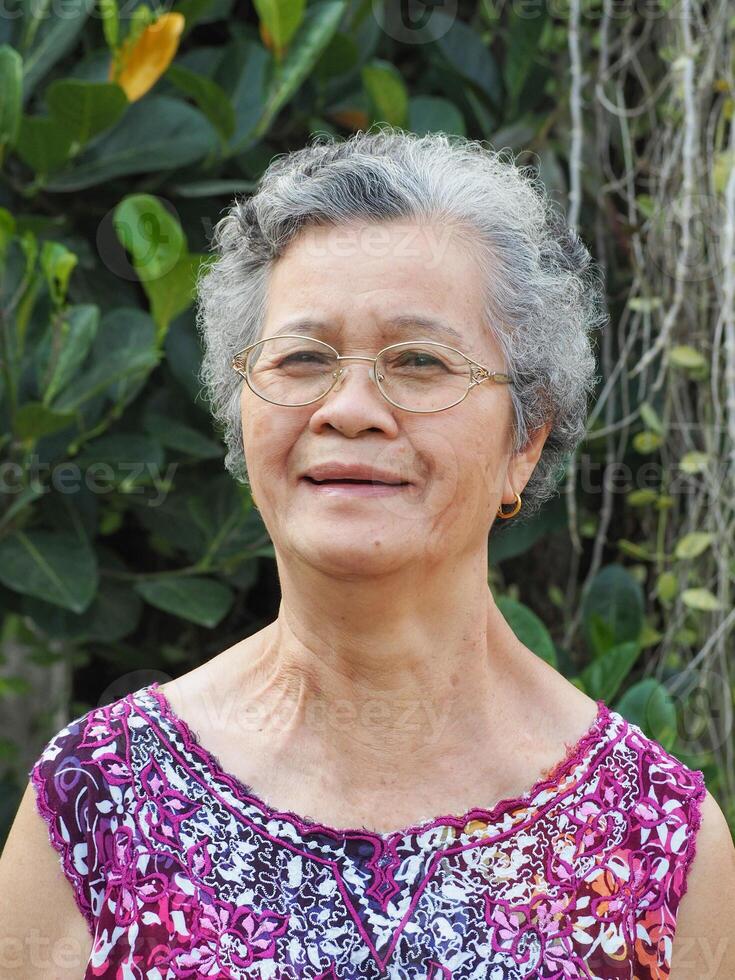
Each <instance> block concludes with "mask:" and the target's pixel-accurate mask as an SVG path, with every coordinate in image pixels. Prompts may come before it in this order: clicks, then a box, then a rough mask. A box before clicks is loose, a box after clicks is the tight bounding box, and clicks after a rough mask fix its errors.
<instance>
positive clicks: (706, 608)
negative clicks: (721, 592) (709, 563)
mask: <svg viewBox="0 0 735 980" xmlns="http://www.w3.org/2000/svg"><path fill="white" fill-rule="evenodd" d="M681 600H682V602H683V603H684V605H685V606H688V607H689V608H690V609H699V610H701V611H702V612H715V611H716V610H718V609H722V608H723V606H722V603H721V602H720V600H719V599H718V598H717V597H716V596H715V595H713V594H712V593H711V592H710V590H709V589H684V591H683V592H682V594H681Z"/></svg>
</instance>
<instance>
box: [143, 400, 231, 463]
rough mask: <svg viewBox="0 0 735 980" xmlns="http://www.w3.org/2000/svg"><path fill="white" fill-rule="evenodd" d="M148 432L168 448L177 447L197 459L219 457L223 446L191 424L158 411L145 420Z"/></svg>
mask: <svg viewBox="0 0 735 980" xmlns="http://www.w3.org/2000/svg"><path fill="white" fill-rule="evenodd" d="M143 424H144V426H145V429H146V432H150V434H151V435H153V436H155V437H156V439H157V440H158V442H160V444H161V445H162V446H165V447H166V448H167V449H175V450H176V451H177V452H180V453H185V454H186V455H187V456H195V457H196V458H197V459H217V458H219V457H220V456H222V447H221V446H220V445H218V444H217V443H216V442H214V441H213V440H212V439H208V438H207V437H206V436H205V435H202V433H201V432H199V431H198V430H197V429H193V428H192V427H191V426H190V425H184V423H183V422H178V421H176V419H172V418H169V417H168V416H166V415H161V414H159V413H157V412H149V413H148V414H147V415H146V417H145V421H144V423H143Z"/></svg>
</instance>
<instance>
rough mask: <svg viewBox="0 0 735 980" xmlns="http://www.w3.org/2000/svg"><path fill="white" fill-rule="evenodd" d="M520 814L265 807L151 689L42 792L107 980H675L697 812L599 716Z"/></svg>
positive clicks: (47, 772) (90, 730)
mask: <svg viewBox="0 0 735 980" xmlns="http://www.w3.org/2000/svg"><path fill="white" fill-rule="evenodd" d="M597 705H598V713H597V717H596V719H595V722H594V724H593V725H592V726H591V728H590V729H589V730H588V731H587V732H586V733H585V735H584V736H582V738H581V739H580V740H579V741H578V742H577V743H576V745H574V746H571V747H569V751H568V754H567V756H566V758H565V759H563V760H562V761H561V762H560V763H559V765H558V766H556V767H555V769H554V770H553V772H551V773H550V774H547V775H545V776H544V777H543V778H542V779H540V780H539V781H538V782H537V783H536V784H535V785H534V786H533V787H532V788H531V789H530V790H529V791H528V792H527V793H525V794H523V795H522V796H520V797H517V798H515V799H506V800H500V801H499V802H498V803H496V804H495V805H494V806H492V808H490V809H487V808H482V807H477V808H475V809H473V810H470V811H468V812H467V813H465V814H462V815H446V816H442V817H439V818H432V819H427V820H425V821H423V822H421V823H418V824H416V825H414V826H413V827H409V828H405V829H404V830H401V831H396V832H394V833H391V834H375V833H372V832H370V831H369V830H366V829H364V828H363V829H358V828H349V829H337V828H334V827H329V826H326V825H324V824H320V823H318V822H316V821H314V820H312V819H310V818H307V817H304V816H300V815H298V814H295V813H292V812H290V811H281V810H277V809H275V808H273V807H271V806H270V805H269V804H267V803H266V802H265V801H264V800H263V799H261V798H260V797H259V796H258V795H257V794H255V793H254V791H253V790H252V789H251V788H250V787H248V786H247V785H245V784H244V783H242V782H240V781H239V780H237V779H236V778H235V777H234V776H233V775H232V774H230V773H227V772H226V771H224V770H223V768H222V766H221V764H220V763H219V760H218V759H217V758H216V757H215V756H214V755H212V754H211V753H209V752H208V751H207V750H206V749H205V748H204V746H202V744H201V743H200V741H199V739H198V736H197V735H196V734H195V733H194V732H193V731H192V730H191V729H190V728H189V727H188V725H187V724H186V723H185V722H184V721H183V720H182V719H181V718H179V717H177V715H176V714H175V713H174V711H173V710H172V708H171V706H170V704H169V702H168V701H167V699H166V697H165V695H164V694H163V691H162V690H161V689H160V687H159V685H158V684H157V683H156V682H154V683H153V684H151V685H149V686H148V687H144V688H141V689H140V690H138V691H136V692H134V693H132V694H129V695H127V696H126V697H124V698H120V699H119V700H118V701H115V702H113V703H112V704H110V705H106V706H105V707H102V708H97V709H94V710H92V711H90V712H88V713H87V714H85V715H83V716H81V717H80V718H77V719H75V720H74V721H71V722H70V723H69V724H68V725H67V726H65V727H64V728H63V729H62V730H61V731H60V732H58V733H57V734H56V735H55V736H54V737H53V738H52V739H51V740H50V741H49V742H48V744H47V745H46V747H45V748H44V749H43V752H42V754H41V756H40V757H39V759H38V760H37V761H36V763H35V764H34V766H33V768H32V769H31V771H30V773H29V775H30V776H31V779H32V782H33V785H34V787H35V790H36V800H37V805H38V810H39V813H40V814H41V815H42V817H43V818H44V820H45V821H46V823H47V826H48V832H49V840H50V842H51V845H52V846H53V847H54V848H55V850H56V852H57V853H58V855H59V859H60V863H61V867H62V870H63V872H64V874H65V876H66V877H67V879H68V880H69V882H70V884H71V887H72V889H73V893H74V897H75V900H76V903H77V906H78V907H79V910H80V912H81V914H82V915H83V916H84V918H85V920H86V922H87V926H88V929H89V933H90V955H89V961H88V964H87V968H86V972H85V975H84V976H85V980H86V978H93V977H94V978H105V980H176V978H192V980H209V978H215V977H216V978H227V980H245V978H261V980H383V978H385V980H523V978H534V980H561V978H565V980H566V978H580V980H581V978H584V980H595V978H597V980H623V978H625V980H666V978H668V977H669V973H670V967H671V951H672V942H673V938H674V935H675V930H676V918H677V910H678V906H679V903H680V901H681V899H682V897H683V895H684V894H685V892H686V887H687V875H688V871H689V868H690V866H691V863H692V860H693V858H694V854H695V846H696V835H697V831H698V829H699V826H700V820H701V810H700V808H701V804H702V801H703V799H704V795H705V792H706V789H705V784H704V776H703V774H702V772H701V771H699V770H691V769H689V768H688V767H687V766H685V765H684V764H683V763H682V762H680V761H679V760H678V759H677V758H676V757H675V756H673V755H672V754H671V753H669V752H668V751H667V750H666V749H664V748H663V746H661V745H660V744H659V743H657V742H655V741H653V740H652V739H649V738H647V737H646V735H645V734H644V733H643V732H642V731H641V729H640V728H638V727H637V726H636V725H634V724H632V723H629V722H628V721H626V719H625V718H624V717H623V716H622V715H620V714H618V713H617V712H615V711H613V710H611V709H610V708H608V707H607V705H606V704H605V703H604V702H603V701H602V700H600V701H598V702H597Z"/></svg>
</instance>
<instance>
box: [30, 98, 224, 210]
mask: <svg viewBox="0 0 735 980" xmlns="http://www.w3.org/2000/svg"><path fill="white" fill-rule="evenodd" d="M216 145H217V135H216V132H215V130H214V129H213V128H212V125H211V123H210V122H209V121H208V120H207V119H206V118H205V117H204V116H203V115H202V113H201V112H200V111H199V110H198V109H195V108H194V107H193V106H190V105H187V104H186V103H185V102H181V101H180V100H179V99H174V98H170V97H168V96H164V95H150V96H146V97H145V98H144V99H140V100H138V101H137V102H134V103H133V104H132V105H130V106H129V107H128V110H127V112H126V113H125V114H124V116H123V117H122V119H121V120H120V121H119V122H118V124H117V125H116V126H115V127H113V129H111V130H110V131H109V133H105V134H104V135H103V136H101V137H100V138H99V139H97V140H95V141H94V143H93V144H92V145H91V146H89V147H88V148H87V149H86V150H85V151H84V152H83V153H82V154H80V155H79V156H78V157H77V158H76V159H75V161H74V166H73V167H72V168H70V169H68V170H65V171H64V172H63V173H59V174H56V175H55V176H54V178H53V180H49V181H48V182H47V184H46V187H47V189H48V190H50V191H76V190H81V189H83V188H85V187H93V186H95V185H96V184H102V183H105V182H106V181H109V180H112V179H113V178H114V177H124V176H129V175H130V174H140V173H147V172H149V171H153V172H158V171H162V170H173V169H175V168H176V167H183V166H186V165H187V164H190V163H194V162H195V161H197V160H200V159H201V158H202V157H204V156H206V155H207V154H208V153H209V152H210V151H211V150H212V149H213V148H215V147H216Z"/></svg>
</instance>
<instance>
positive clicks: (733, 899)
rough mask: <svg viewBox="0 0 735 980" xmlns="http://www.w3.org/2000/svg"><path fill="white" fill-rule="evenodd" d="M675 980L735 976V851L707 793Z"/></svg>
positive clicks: (678, 932) (673, 971)
mask: <svg viewBox="0 0 735 980" xmlns="http://www.w3.org/2000/svg"><path fill="white" fill-rule="evenodd" d="M671 966H672V969H671V980H704V978H707V980H730V978H732V977H733V976H735V846H734V845H733V838H732V832H731V830H730V828H729V826H728V823H727V820H726V819H725V816H724V814H723V812H722V810H721V809H720V807H719V805H718V803H717V801H716V800H715V798H714V797H713V796H712V794H711V793H710V792H709V791H707V792H706V794H705V797H704V800H703V802H702V806H701V824H700V827H699V831H698V833H697V836H696V842H695V850H694V857H693V861H692V863H691V868H690V871H689V876H688V879H687V880H686V881H685V883H684V896H683V898H682V902H681V906H680V909H679V915H678V922H677V928H676V939H675V942H674V947H673V958H672V964H671Z"/></svg>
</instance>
